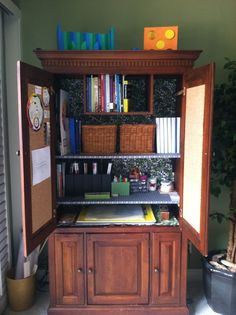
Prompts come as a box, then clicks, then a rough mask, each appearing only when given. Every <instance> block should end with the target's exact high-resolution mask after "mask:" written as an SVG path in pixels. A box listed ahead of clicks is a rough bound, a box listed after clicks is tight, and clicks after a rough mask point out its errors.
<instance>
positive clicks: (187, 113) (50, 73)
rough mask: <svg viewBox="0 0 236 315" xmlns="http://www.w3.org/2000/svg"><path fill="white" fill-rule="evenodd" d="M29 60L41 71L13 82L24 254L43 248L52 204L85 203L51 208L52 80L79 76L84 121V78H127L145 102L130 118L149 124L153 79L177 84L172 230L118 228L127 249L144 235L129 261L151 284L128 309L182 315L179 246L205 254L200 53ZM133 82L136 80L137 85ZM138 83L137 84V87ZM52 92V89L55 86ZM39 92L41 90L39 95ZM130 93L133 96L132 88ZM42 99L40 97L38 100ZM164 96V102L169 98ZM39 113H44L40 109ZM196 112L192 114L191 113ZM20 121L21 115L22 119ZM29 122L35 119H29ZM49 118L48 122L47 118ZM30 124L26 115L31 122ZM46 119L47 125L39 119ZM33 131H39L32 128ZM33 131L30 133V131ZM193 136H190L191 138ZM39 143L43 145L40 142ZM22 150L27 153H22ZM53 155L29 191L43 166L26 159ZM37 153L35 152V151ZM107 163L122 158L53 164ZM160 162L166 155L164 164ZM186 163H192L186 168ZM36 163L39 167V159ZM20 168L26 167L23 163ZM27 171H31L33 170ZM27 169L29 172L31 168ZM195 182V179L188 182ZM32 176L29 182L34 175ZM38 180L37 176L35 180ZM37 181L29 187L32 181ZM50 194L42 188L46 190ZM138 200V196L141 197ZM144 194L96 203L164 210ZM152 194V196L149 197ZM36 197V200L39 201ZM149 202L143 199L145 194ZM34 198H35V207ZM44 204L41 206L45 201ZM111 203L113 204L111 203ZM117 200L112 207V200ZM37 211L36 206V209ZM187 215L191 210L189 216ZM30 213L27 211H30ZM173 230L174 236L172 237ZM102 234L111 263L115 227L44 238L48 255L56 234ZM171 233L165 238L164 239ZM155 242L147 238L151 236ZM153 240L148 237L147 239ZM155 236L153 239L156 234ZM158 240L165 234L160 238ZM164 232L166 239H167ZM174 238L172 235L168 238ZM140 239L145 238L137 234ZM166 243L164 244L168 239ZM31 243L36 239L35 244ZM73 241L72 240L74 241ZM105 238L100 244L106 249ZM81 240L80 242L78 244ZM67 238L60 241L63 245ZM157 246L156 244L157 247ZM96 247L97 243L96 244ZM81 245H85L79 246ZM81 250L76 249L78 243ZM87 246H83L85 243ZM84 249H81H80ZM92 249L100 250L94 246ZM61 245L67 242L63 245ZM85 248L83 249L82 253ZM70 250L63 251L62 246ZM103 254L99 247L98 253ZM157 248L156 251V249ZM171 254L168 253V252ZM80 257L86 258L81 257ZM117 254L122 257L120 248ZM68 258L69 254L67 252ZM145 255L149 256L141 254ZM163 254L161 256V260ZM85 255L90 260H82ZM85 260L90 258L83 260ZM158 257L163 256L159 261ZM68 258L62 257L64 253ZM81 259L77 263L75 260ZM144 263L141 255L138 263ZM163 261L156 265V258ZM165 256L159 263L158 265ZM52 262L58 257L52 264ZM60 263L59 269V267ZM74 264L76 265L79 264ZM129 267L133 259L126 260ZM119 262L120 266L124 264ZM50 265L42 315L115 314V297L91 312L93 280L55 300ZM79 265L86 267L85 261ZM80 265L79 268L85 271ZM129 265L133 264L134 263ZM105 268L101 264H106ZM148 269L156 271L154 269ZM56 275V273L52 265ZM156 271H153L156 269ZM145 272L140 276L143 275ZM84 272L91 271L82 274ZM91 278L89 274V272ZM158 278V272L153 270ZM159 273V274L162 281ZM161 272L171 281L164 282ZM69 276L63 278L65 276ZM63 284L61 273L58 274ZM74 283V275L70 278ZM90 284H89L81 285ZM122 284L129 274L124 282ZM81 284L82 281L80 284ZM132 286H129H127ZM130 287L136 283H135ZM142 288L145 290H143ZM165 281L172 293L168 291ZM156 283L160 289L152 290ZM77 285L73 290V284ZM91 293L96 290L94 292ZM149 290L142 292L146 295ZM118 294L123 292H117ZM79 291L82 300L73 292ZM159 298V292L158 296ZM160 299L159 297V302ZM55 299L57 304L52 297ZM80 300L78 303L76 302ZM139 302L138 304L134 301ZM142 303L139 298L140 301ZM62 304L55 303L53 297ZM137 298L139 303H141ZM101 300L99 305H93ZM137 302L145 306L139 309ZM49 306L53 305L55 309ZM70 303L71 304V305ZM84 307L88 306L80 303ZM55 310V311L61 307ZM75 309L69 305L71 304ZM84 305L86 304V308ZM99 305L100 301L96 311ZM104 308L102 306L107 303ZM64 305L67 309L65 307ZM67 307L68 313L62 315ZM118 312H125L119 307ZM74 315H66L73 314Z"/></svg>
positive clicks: (209, 83)
mask: <svg viewBox="0 0 236 315" xmlns="http://www.w3.org/2000/svg"><path fill="white" fill-rule="evenodd" d="M35 53H36V55H37V56H38V58H39V59H40V60H41V62H42V66H43V68H44V70H40V69H36V68H34V67H31V66H28V65H25V64H21V65H20V68H21V69H20V70H21V83H20V84H19V92H20V95H21V100H20V105H21V109H20V118H21V119H22V121H23V122H22V123H20V126H21V127H22V128H23V129H24V128H26V129H27V130H28V131H21V139H22V140H21V142H22V143H21V169H22V174H23V177H22V178H23V179H22V191H23V192H24V193H23V210H24V214H27V215H28V217H27V219H24V230H25V232H24V235H25V241H26V243H27V250H26V253H29V252H30V251H32V250H33V248H34V247H36V246H37V245H38V244H39V243H40V242H42V241H43V239H44V237H46V236H48V235H49V234H50V233H51V232H53V229H54V228H55V227H56V219H55V216H56V213H55V211H56V208H57V207H58V206H59V205H65V207H66V206H68V205H72V206H77V205H78V206H79V205H84V204H86V202H87V203H88V204H89V203H91V202H90V201H85V200H84V199H83V198H76V197H74V198H73V199H69V198H68V199H64V200H62V199H57V201H56V193H55V191H56V177H55V168H56V166H55V164H56V162H55V156H54V154H55V146H54V142H55V138H56V132H55V119H54V118H55V117H54V115H53V114H52V113H50V115H49V109H50V110H53V107H54V105H53V104H54V103H53V102H54V98H55V95H54V91H55V90H54V88H53V86H54V84H55V85H57V83H58V81H59V79H60V78H61V77H62V76H63V77H68V78H71V77H73V76H79V77H80V78H82V81H83V83H82V86H83V91H82V94H81V95H82V96H81V95H80V97H81V99H82V102H83V110H82V111H83V112H82V115H84V117H85V116H86V117H87V116H90V113H89V111H87V110H86V108H87V96H86V84H85V83H86V78H87V77H88V76H90V75H91V74H95V75H98V76H99V75H100V74H109V75H114V74H122V75H125V76H127V77H128V78H129V79H130V80H133V82H134V85H136V81H138V85H139V84H140V82H141V85H142V84H144V86H145V93H143V95H145V97H146V96H147V102H148V105H147V107H146V110H144V111H140V112H138V111H137V112H135V113H134V114H135V115H136V114H137V115H139V116H140V115H143V117H149V116H153V117H154V118H155V117H157V116H155V115H156V113H154V110H153V108H154V106H153V103H154V102H155V95H154V94H155V91H156V87H157V86H158V84H159V82H160V81H158V80H159V78H162V77H163V78H166V76H172V77H173V76H174V77H178V82H180V84H179V85H180V86H179V90H178V91H176V94H178V97H179V105H178V109H177V111H178V115H179V116H180V117H181V129H180V154H178V156H177V159H176V161H175V163H174V164H175V190H176V191H177V193H178V195H179V199H180V202H179V211H178V212H179V213H178V217H179V226H176V227H175V228H174V227H164V226H157V225H155V224H154V225H152V226H150V227H148V226H139V227H137V226H126V227H125V231H126V233H130V234H129V240H130V244H132V242H133V241H134V239H133V238H132V233H136V237H137V234H139V233H140V237H141V235H142V233H144V232H145V233H147V235H149V236H150V238H149V240H148V241H147V244H145V251H146V252H145V253H147V255H146V254H145V261H143V260H141V259H139V260H138V259H137V266H138V267H137V268H138V270H140V268H141V267H140V266H141V265H142V264H143V263H145V264H146V261H147V263H148V265H149V270H150V274H153V277H152V278H151V279H150V281H149V279H148V277H145V278H144V279H142V281H141V282H142V288H144V287H145V290H144V291H143V292H145V293H142V294H139V293H137V292H136V293H135V294H134V296H135V301H136V302H135V303H136V304H142V303H143V306H142V308H133V311H132V312H133V314H140V315H141V314H142V315H143V314H145V315H146V314H154V313H155V312H159V313H158V314H163V315H164V314H168V315H169V314H182V315H185V314H188V310H187V307H186V274H187V245H186V244H187V241H186V240H191V241H192V242H193V244H194V245H195V246H196V247H197V249H198V250H199V251H200V252H201V253H202V254H206V251H207V217H208V194H209V169H210V149H211V146H210V141H211V117H212V104H211V103H212V92H213V75H214V66H213V65H209V66H206V67H202V68H199V69H193V64H194V61H195V60H196V59H197V58H198V56H199V54H200V51H43V50H36V51H35ZM140 78H141V79H140ZM143 78H144V80H143ZM57 86H58V85H57ZM45 87H46V88H47V90H48V94H49V95H50V105H49V108H44V104H43V92H40V91H43V90H44V88H45ZM40 88H41V90H40ZM136 91H137V89H136ZM33 94H36V95H38V97H39V98H40V101H41V98H42V101H41V102H42V108H43V113H44V114H46V115H44V116H43V121H42V122H41V125H40V128H39V127H38V126H37V123H36V125H35V126H34V128H33V129H32V125H31V124H30V121H29V118H30V117H29V111H27V110H28V109H27V102H29V99H30V97H31V96H32V95H33ZM41 94H42V96H40V95H41ZM171 96H172V95H171ZM46 107H47V106H46ZM197 109H199V110H197ZM27 115H28V116H27ZM37 115H39V114H38V113H37ZM96 115H100V116H103V117H102V119H108V118H109V116H113V117H116V116H117V117H118V116H119V115H121V116H124V115H126V113H119V112H116V113H114V112H113V113H107V112H106V113H105V112H103V113H91V116H96ZM49 116H50V121H49V118H47V117H49ZM127 116H133V113H129V114H128V115H127ZM33 117H34V116H33ZM47 119H48V120H47ZM49 122H50V131H51V140H50V144H48V143H47V141H48V140H47V141H46V140H45V139H48V137H45V133H46V136H47V132H46V131H45V128H44V126H45V127H46V126H47V123H49ZM38 128H39V129H38ZM34 129H36V130H34ZM196 130H197V133H195V131H196ZM45 141H46V142H45ZM27 146H28V148H27ZM48 147H49V149H50V150H51V151H52V152H53V153H50V158H51V161H50V162H51V163H50V166H51V168H50V176H49V177H46V178H43V179H41V181H40V182H39V183H36V184H35V174H34V172H36V175H39V174H38V173H37V167H36V166H38V168H40V167H43V166H42V165H41V164H40V163H38V164H37V160H35V159H33V154H32V152H33V153H34V152H35V151H36V153H37V150H40V149H44V153H46V148H48ZM39 153H40V152H39ZM140 155H141V153H140V154H139V155H138V154H137V155H136V154H134V155H133V156H130V155H127V154H124V158H125V157H126V158H127V156H128V158H134V159H135V158H136V157H137V159H139V158H140ZM111 156H113V157H114V158H122V154H121V153H119V154H117V153H114V154H111V155H110V156H109V154H108V155H107V156H102V157H101V156H95V157H93V156H89V155H86V156H83V154H80V155H77V156H73V155H71V156H68V157H60V159H65V160H69V161H70V159H71V160H73V159H78V160H79V159H81V160H82V159H91V158H94V159H109V158H111ZM160 156H161V155H157V154H156V153H155V152H153V153H152V154H148V155H146V158H147V159H149V158H150V157H152V158H157V157H158V158H160ZM164 158H166V156H165V157H164ZM172 158H174V159H175V158H176V156H172ZM191 161H193V163H191ZM42 162H43V160H42ZM25 163H26V164H25ZM33 164H34V165H33ZM32 165H33V166H34V167H32ZM46 170H47V169H46ZM195 175H196V176H195ZM36 177H37V176H36ZM38 177H40V176H38ZM36 182H37V181H36ZM49 188H50V189H49ZM145 194H146V195H145ZM148 194H149V193H143V196H146V197H145V198H146V199H145V198H143V197H141V199H139V198H136V199H135V194H132V195H130V196H125V197H124V199H114V198H111V199H108V200H105V201H102V203H104V204H113V205H114V204H119V203H122V204H123V203H130V204H139V203H140V204H145V203H148V202H149V201H150V203H153V204H157V205H158V204H159V203H163V202H164V203H165V201H163V200H159V199H158V198H159V197H160V196H161V194H157V193H156V192H154V194H155V196H158V198H157V199H155V198H154V199H152V200H151V199H150V200H147V199H148V198H147V196H149V195H148ZM154 194H153V195H154ZM39 196H40V197H39ZM150 196H151V194H150ZM37 198H41V199H40V200H38V199H37ZM194 198H196V199H197V200H198V202H197V203H196V204H195V206H194V208H193V207H192V204H191V200H192V201H193V200H194ZM46 200H47V201H46ZM117 200H118V201H117ZM119 200H120V201H119ZM44 202H45V204H42V203H44ZM99 203H100V201H99V202H96V201H92V205H96V204H99ZM193 209H194V210H193ZM31 211H32V212H31ZM193 211H194V215H195V216H194V218H196V220H195V219H194V220H193V219H192V218H193V216H192V212H193ZM172 228H174V230H172ZM108 229H109V233H110V236H109V233H107V234H104V235H103V242H104V244H108V246H107V248H106V254H107V253H108V254H109V255H108V254H107V257H109V261H111V262H112V260H113V259H115V257H116V250H115V247H114V250H110V247H109V246H110V245H109V240H110V238H111V240H112V239H113V237H112V235H113V233H123V228H122V227H121V228H116V227H112V226H109V228H108V227H106V229H104V227H103V226H90V227H89V228H87V227H86V226H84V227H82V226H80V227H75V226H71V227H67V228H66V229H64V228H63V227H60V228H57V229H56V231H55V232H54V233H52V237H51V238H50V248H54V250H55V247H56V246H58V242H56V237H53V235H56V234H57V233H58V232H59V233H60V234H62V235H63V233H73V235H74V236H73V237H75V234H76V233H77V232H78V233H80V234H81V233H85V234H86V233H89V235H90V234H93V233H96V235H99V233H104V231H105V230H106V231H108ZM173 231H174V233H173V234H171V233H172V232H173ZM149 233H154V235H156V236H155V237H154V238H153V237H152V234H149ZM155 233H156V234H155ZM159 233H160V234H159ZM165 233H167V234H166V235H165ZM168 233H170V234H168ZM176 233H177V234H176ZM145 235H146V234H145ZM159 235H160V240H161V241H160V246H159V245H158V246H159V247H160V248H161V250H160V251H161V254H162V256H161V257H160V259H161V261H159V258H158V255H159V254H160V251H159V252H158V249H156V250H154V249H152V246H155V243H156V244H159V243H158V242H159ZM168 235H169V236H170V238H168V237H169V236H168ZM36 237H37V240H36ZM75 238H76V237H75ZM106 238H107V241H108V243H107V242H106ZM85 239H86V237H85ZM97 239H98V240H99V239H100V236H97ZM69 240H70V238H69V237H68V241H69ZM162 240H163V242H162ZM96 242H97V241H96ZM85 243H86V242H85ZM85 243H84V244H85ZM88 244H89V243H88ZM88 244H87V245H88ZM96 244H98V245H99V246H100V243H99V241H98V243H96ZM114 244H115V246H117V245H116V241H114V242H113V243H112V242H111V245H112V246H114ZM67 245H68V243H67ZM87 245H86V246H87ZM86 246H84V249H83V253H81V255H84V256H83V257H88V261H90V260H89V257H90V256H89V255H92V256H91V257H93V261H94V259H96V258H97V257H96V255H97V253H96V251H94V252H93V251H92V249H91V250H90V249H89V246H88V247H86ZM99 246H98V248H100V247H99ZM148 247H149V248H151V250H150V251H147V248H148ZM67 248H70V246H67ZM101 248H102V250H103V247H101ZM128 248H129V247H128V246H127V247H126V248H125V251H128V250H129V249H128ZM157 248H158V247H157ZM169 248H171V251H170V252H168V251H169ZM87 250H88V252H87ZM119 250H121V251H123V249H122V246H121V249H120V248H119ZM132 250H133V253H135V254H133V259H134V258H135V257H141V256H140V254H136V253H139V251H143V248H142V246H141V247H140V246H139V245H138V246H136V247H134V248H133V249H132ZM176 250H178V251H179V252H180V255H181V256H180V261H181V264H180V261H179V260H178V259H179V258H178V257H177V255H176ZM73 252H76V249H74V250H73ZM148 252H149V253H148ZM167 252H168V253H167ZM89 253H90V254H89ZM91 253H92V254H91ZM163 253H164V254H163ZM60 255H63V252H60ZM66 255H68V251H67V254H66ZM72 255H73V253H72ZM76 255H78V257H79V256H80V253H79V252H76ZM49 256H50V257H51V258H53V257H54V256H55V253H51V251H50V252H49ZM81 257H82V256H81ZM142 257H144V256H142ZM163 257H164V258H163ZM165 257H167V258H165ZM57 259H58V258H57ZM66 259H67V258H66V257H65V262H66ZM81 259H82V258H81ZM153 259H155V261H156V262H157V264H160V266H162V267H161V269H163V271H162V270H160V274H159V275H158V276H157V275H156V273H155V271H153V270H152V269H153ZM165 259H173V260H174V261H172V263H171V264H170V265H169V267H168V268H166V269H165ZM134 260H135V259H134ZM77 261H78V260H77V259H74V260H73V259H72V258H68V264H71V265H73V267H75V268H76V267H77V268H78V269H79V270H80V267H79V266H76V262H77ZM124 262H125V260H124ZM54 263H55V259H52V260H51V261H50V270H51V276H50V277H51V278H50V281H51V284H50V288H51V289H50V291H51V306H50V308H49V314H76V312H78V310H82V308H83V312H84V314H85V313H86V312H87V313H90V314H94V315H95V314H97V315H100V314H102V312H103V311H106V312H107V314H119V310H120V309H122V307H121V304H120V305H119V307H118V306H117V308H116V303H115V301H116V300H117V301H122V297H121V296H117V298H115V299H113V297H112V296H111V297H110V304H111V305H112V306H111V307H109V305H107V306H103V307H102V308H100V307H99V306H96V307H95V304H96V303H97V304H99V299H100V297H99V299H98V298H97V296H99V292H96V296H92V294H91V292H89V290H90V291H91V288H92V287H93V286H95V285H96V283H94V282H93V281H92V282H91V283H90V282H88V283H87V282H86V281H85V282H81V283H82V285H83V286H84V290H82V287H80V293H79V294H80V296H78V299H77V297H76V292H77V291H76V290H74V291H73V294H72V295H73V296H72V298H70V297H69V295H68V294H69V293H68V292H69V291H68V292H67V293H68V294H67V295H66V296H65V297H63V294H61V293H60V292H59V293H58V292H55V283H57V284H58V281H59V280H60V279H55V272H54V271H53V270H54V269H55V268H54V267H53V264H54ZM86 263H87V262H86ZM86 263H85V265H86ZM134 264H135V262H134ZM108 267H109V263H108ZM154 267H155V268H156V266H154ZM60 268H63V267H62V266H60ZM156 269H157V268H156ZM145 270H147V269H145ZM168 270H169V271H168ZM90 271H91V270H90ZM90 271H89V268H88V270H87V269H86V268H85V270H84V276H83V277H82V278H83V279H91V278H92V277H91V275H90V274H89V273H91V272H90ZM175 271H176V272H177V276H176V277H175V275H174V273H175ZM95 272H96V271H95ZM158 272H159V271H158ZM161 272H165V274H164V276H163V274H161ZM168 272H170V273H171V275H170V276H169V275H168ZM102 273H105V271H104V270H103V269H101V274H95V275H94V278H93V279H94V281H95V282H96V280H97V279H101V278H102ZM73 274H74V273H73V272H72V273H70V277H72V276H71V275H73ZM64 275H65V277H66V273H64ZM76 277H77V276H76ZM87 277H88V278H87ZM89 277H90V278H89ZM127 277H129V275H127ZM63 281H64V282H63V283H64V284H65V283H70V285H71V286H73V285H74V283H76V280H75V282H73V279H72V278H70V279H69V280H68V281H69V282H67V280H65V279H64V280H63ZM83 281H84V280H83ZM113 281H115V282H114V283H113V288H115V289H116V290H118V289H117V288H118V282H116V281H119V279H118V278H116V277H113ZM132 281H133V282H132ZM132 281H131V280H129V279H127V283H132V286H131V287H130V288H131V289H132V288H134V287H135V283H136V282H135V281H136V280H135V279H133V280H132ZM137 281H140V279H139V280H137ZM143 281H144V282H145V284H144V283H143ZM171 281H174V282H173V286H172V285H171V284H170V283H171ZM160 282H161V283H160ZM63 283H61V284H59V286H60V288H62V287H63V285H64V284H63ZM81 283H80V285H81ZM109 285H110V284H109V281H107V282H104V283H103V286H100V288H102V290H103V292H107V290H108V291H109ZM98 288H99V286H98ZM147 288H149V289H147ZM123 289H124V290H123V291H124V292H125V288H123ZM82 291H83V294H84V295H83V294H82V293H81V292H82ZM148 291H150V292H151V293H150V294H151V295H150V297H149V296H148V293H147V292H148ZM166 292H167V293H166ZM166 294H167V295H166ZM58 296H59V297H58ZM81 296H82V299H81ZM139 296H140V303H139V302H138V300H139ZM144 296H145V299H144ZM61 297H63V298H61ZM58 298H59V300H60V303H59V304H60V305H58V302H57V301H58ZM142 299H143V300H142ZM101 300H102V298H101ZM144 300H145V302H143V301H144ZM55 301H56V302H55ZM63 301H65V304H66V307H69V310H68V309H63ZM73 301H74V302H73ZM88 301H89V303H88ZM61 303H62V304H61ZM73 303H75V304H76V306H75V304H73ZM80 303H83V307H82V306H80ZM87 303H88V304H89V305H87ZM103 303H104V301H103V300H102V304H103ZM108 304H109V303H108ZM123 304H124V305H125V307H126V309H129V310H130V311H131V310H132V305H131V304H133V301H131V300H130V302H129V299H128V298H126V297H125V298H124V303H123ZM68 305H69V306H68ZM70 307H71V309H70ZM123 309H125V308H123ZM73 312H74V313H73Z"/></svg>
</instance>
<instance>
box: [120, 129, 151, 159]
mask: <svg viewBox="0 0 236 315" xmlns="http://www.w3.org/2000/svg"><path fill="white" fill-rule="evenodd" d="M155 128H156V126H155V125H142V124H138V125H128V124H127V125H126V124H124V125H121V126H120V152H121V153H152V152H154V140H155V139H154V137H155Z"/></svg>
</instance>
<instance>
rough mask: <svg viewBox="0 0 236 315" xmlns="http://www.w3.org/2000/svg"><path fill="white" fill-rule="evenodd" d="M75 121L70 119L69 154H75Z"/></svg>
mask: <svg viewBox="0 0 236 315" xmlns="http://www.w3.org/2000/svg"><path fill="white" fill-rule="evenodd" d="M75 141H76V140H75V119H74V118H72V117H71V118H70V153H72V154H76V143H75Z"/></svg>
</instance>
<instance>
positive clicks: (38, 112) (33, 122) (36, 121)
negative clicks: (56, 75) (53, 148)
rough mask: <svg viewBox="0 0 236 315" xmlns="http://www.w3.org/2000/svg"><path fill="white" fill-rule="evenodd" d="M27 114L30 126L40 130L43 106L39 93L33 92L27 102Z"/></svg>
mask: <svg viewBox="0 0 236 315" xmlns="http://www.w3.org/2000/svg"><path fill="white" fill-rule="evenodd" d="M27 114H28V120H29V124H30V127H31V128H32V129H33V130H34V131H38V130H40V128H41V126H42V122H43V108H42V105H41V100H40V97H39V96H38V95H37V94H34V93H33V94H32V95H31V96H30V97H29V100H28V103H27Z"/></svg>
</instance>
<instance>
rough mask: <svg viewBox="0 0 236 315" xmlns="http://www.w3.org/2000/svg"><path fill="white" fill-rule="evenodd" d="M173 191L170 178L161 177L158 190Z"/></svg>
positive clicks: (163, 191)
mask: <svg viewBox="0 0 236 315" xmlns="http://www.w3.org/2000/svg"><path fill="white" fill-rule="evenodd" d="M171 191H173V183H172V181H171V180H168V179H163V180H162V181H161V186H160V192H162V193H169V192H171Z"/></svg>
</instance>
